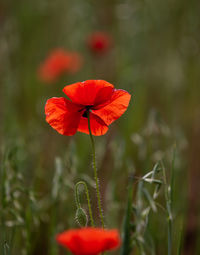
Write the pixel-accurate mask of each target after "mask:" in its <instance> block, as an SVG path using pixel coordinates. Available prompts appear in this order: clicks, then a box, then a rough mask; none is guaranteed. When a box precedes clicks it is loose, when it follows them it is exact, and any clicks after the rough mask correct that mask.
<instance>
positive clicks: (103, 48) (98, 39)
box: [87, 32, 112, 54]
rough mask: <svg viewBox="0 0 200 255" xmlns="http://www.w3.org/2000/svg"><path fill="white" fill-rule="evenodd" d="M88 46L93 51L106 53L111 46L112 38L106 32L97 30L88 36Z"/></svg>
mask: <svg viewBox="0 0 200 255" xmlns="http://www.w3.org/2000/svg"><path fill="white" fill-rule="evenodd" d="M87 42H88V46H89V48H90V50H91V51H92V52H93V53H99V54H102V53H106V52H108V50H109V49H110V48H111V45H112V39H111V36H110V35H109V34H107V33H106V32H95V33H93V34H91V35H90V36H89V38H88V41H87Z"/></svg>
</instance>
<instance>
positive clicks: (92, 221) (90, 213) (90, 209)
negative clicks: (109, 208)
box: [75, 181, 95, 227]
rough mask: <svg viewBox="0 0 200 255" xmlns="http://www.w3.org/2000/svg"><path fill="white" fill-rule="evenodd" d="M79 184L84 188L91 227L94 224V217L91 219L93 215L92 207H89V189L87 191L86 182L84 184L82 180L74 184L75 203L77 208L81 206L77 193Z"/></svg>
mask: <svg viewBox="0 0 200 255" xmlns="http://www.w3.org/2000/svg"><path fill="white" fill-rule="evenodd" d="M79 185H83V186H84V188H85V194H86V198H87V203H88V209H89V215H90V221H91V225H92V227H94V226H95V225H94V219H93V216H92V208H91V203H90V196H89V191H88V187H87V184H86V183H85V182H84V181H79V182H77V183H76V185H75V198H76V205H77V207H78V208H81V203H80V199H79V193H78V186H79Z"/></svg>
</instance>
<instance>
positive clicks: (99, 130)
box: [78, 113, 108, 136]
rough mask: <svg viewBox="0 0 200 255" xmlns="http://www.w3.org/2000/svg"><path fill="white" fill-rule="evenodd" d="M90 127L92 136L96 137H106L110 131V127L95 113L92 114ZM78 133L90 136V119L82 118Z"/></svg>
mask: <svg viewBox="0 0 200 255" xmlns="http://www.w3.org/2000/svg"><path fill="white" fill-rule="evenodd" d="M90 127H91V131H92V134H93V135H95V136H100V135H104V134H105V133H106V132H107V131H108V126H107V125H106V124H105V122H104V121H103V120H102V119H101V118H99V117H98V116H96V115H95V114H93V113H90ZM78 131H79V132H82V133H86V134H89V129H88V118H85V117H81V119H80V122H79V126H78Z"/></svg>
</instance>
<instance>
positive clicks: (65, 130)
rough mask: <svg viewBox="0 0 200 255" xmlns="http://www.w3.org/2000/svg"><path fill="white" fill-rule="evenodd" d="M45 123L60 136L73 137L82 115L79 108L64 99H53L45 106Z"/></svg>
mask: <svg viewBox="0 0 200 255" xmlns="http://www.w3.org/2000/svg"><path fill="white" fill-rule="evenodd" d="M45 114H46V121H47V122H48V123H49V125H50V126H52V128H54V129H55V130H56V131H58V133H60V134H61V135H69V136H70V135H74V134H75V133H76V131H77V128H78V125H79V121H80V118H81V115H82V111H81V107H80V106H78V105H76V104H74V103H72V102H71V101H69V100H67V99H65V98H64V97H60V98H58V97H53V98H51V99H49V100H47V102H46V105H45Z"/></svg>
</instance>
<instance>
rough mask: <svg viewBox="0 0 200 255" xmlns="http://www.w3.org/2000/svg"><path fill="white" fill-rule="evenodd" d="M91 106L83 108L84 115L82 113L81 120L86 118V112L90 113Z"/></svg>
mask: <svg viewBox="0 0 200 255" xmlns="http://www.w3.org/2000/svg"><path fill="white" fill-rule="evenodd" d="M92 106H93V105H86V106H85V111H84V113H83V115H82V117H83V118H87V117H88V112H89V111H90V109H91V107H92Z"/></svg>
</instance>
